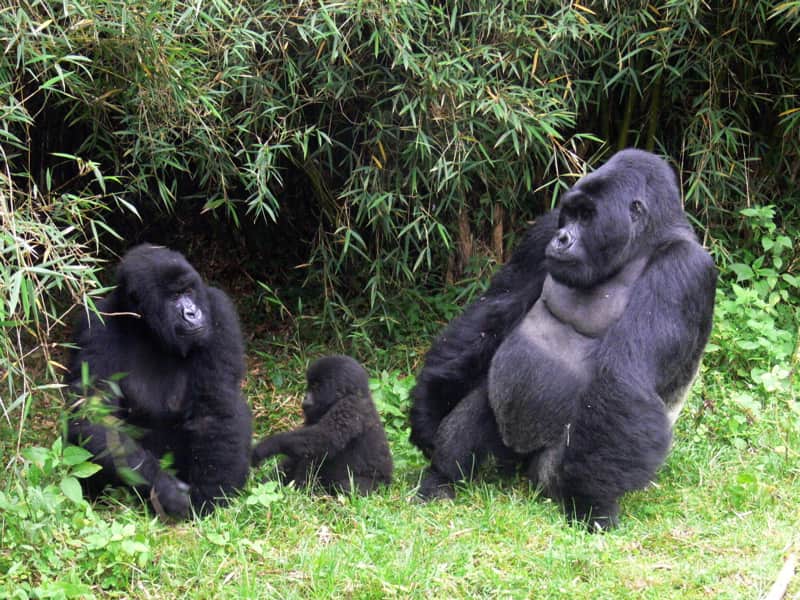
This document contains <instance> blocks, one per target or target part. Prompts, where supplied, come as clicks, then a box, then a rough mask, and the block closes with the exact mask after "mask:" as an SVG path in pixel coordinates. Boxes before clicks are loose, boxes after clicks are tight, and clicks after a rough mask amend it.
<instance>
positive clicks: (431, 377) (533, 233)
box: [411, 150, 717, 529]
mask: <svg viewBox="0 0 800 600" xmlns="http://www.w3.org/2000/svg"><path fill="white" fill-rule="evenodd" d="M716 277H717V271H716V268H715V267H714V264H713V262H712V260H711V257H710V256H709V254H708V253H707V252H706V251H705V250H704V249H703V248H702V246H701V245H700V244H699V243H698V241H697V239H696V237H695V235H694V233H693V231H692V228H691V226H690V225H689V222H688V221H687V218H686V215H685V214H684V212H683V210H682V208H681V195H680V190H679V188H678V185H677V182H676V178H675V176H674V174H673V172H672V171H671V169H670V168H669V166H668V165H667V163H666V162H664V161H663V160H661V159H660V158H658V157H656V156H654V155H652V154H650V153H647V152H642V151H638V150H625V151H622V152H619V153H618V154H616V155H615V156H613V157H612V158H611V159H610V160H609V161H608V163H606V164H605V165H604V166H603V167H601V168H600V169H598V170H597V171H595V172H594V173H592V174H590V175H587V176H586V177H583V178H582V179H581V180H580V181H578V183H577V184H576V185H575V186H574V187H573V188H572V189H571V190H569V191H568V192H567V193H566V194H565V195H564V196H563V198H562V200H561V204H560V207H559V208H557V209H556V210H554V211H552V212H550V213H549V214H547V215H544V216H543V217H541V218H540V219H539V220H538V221H537V223H536V224H535V225H534V226H533V227H532V228H531V229H530V230H529V232H528V233H527V234H526V237H525V238H524V239H523V241H522V242H521V244H520V246H519V248H517V250H516V251H515V252H514V254H513V256H512V258H511V261H510V262H509V263H508V264H507V265H506V266H504V267H503V268H502V269H501V270H500V271H499V272H498V273H497V274H496V275H495V277H494V278H493V280H492V282H491V285H490V286H489V289H488V291H487V292H486V293H485V294H484V295H483V296H482V297H480V298H479V299H478V300H476V301H475V302H473V303H472V304H471V305H470V306H468V307H467V309H466V310H465V311H464V313H463V314H462V315H461V316H460V317H458V318H456V319H455V320H453V321H452V322H451V323H450V324H449V325H448V326H447V327H446V328H445V330H444V332H443V333H442V334H441V336H440V337H439V338H438V339H437V340H436V341H435V342H434V343H433V346H432V347H431V349H430V350H429V352H428V354H427V355H426V357H425V363H424V366H423V369H422V372H421V373H420V375H419V377H418V379H417V384H416V387H415V388H414V389H413V390H412V409H411V431H412V433H411V440H412V442H413V443H415V444H416V445H417V446H418V447H419V448H420V449H422V450H423V452H425V454H426V455H427V456H428V457H429V458H430V459H431V466H430V468H429V469H428V470H427V471H426V474H425V477H424V479H423V481H422V484H421V486H420V492H419V493H420V495H421V496H422V497H423V498H431V497H442V496H445V497H449V496H452V494H453V489H452V482H454V481H457V480H459V479H461V478H462V477H464V476H467V477H469V476H470V475H471V474H472V471H473V469H474V468H475V467H476V466H477V464H478V463H480V462H481V461H482V460H483V458H484V457H485V456H486V455H487V454H492V455H494V456H495V457H496V459H497V462H498V464H499V465H500V466H501V467H506V468H507V467H512V468H513V467H515V466H521V468H522V469H523V470H524V472H525V473H526V474H527V475H528V476H529V477H530V478H531V479H532V480H533V481H534V482H535V483H536V484H537V486H538V487H539V488H540V489H541V490H542V492H543V493H544V494H545V495H547V496H548V497H551V498H553V499H555V500H557V501H559V502H561V503H562V505H563V506H564V509H565V511H566V512H567V515H568V516H569V517H570V518H571V519H576V520H578V521H582V522H585V523H587V525H589V526H590V527H591V528H592V529H595V528H599V529H604V528H608V527H612V526H614V525H615V524H616V520H617V515H618V512H619V505H618V501H619V498H620V497H621V496H622V495H623V494H624V493H625V492H627V491H630V490H633V489H637V488H641V487H644V486H646V485H647V484H648V482H649V481H650V480H651V478H652V477H653V475H654V473H655V471H656V469H657V468H658V467H659V466H660V465H661V463H662V462H663V461H664V458H665V456H666V454H667V451H668V448H669V444H670V440H671V431H672V424H673V423H674V421H675V419H676V418H677V415H678V412H679V410H680V408H681V405H682V403H683V400H684V397H685V396H686V394H687V392H688V389H689V387H690V385H691V383H692V380H693V379H694V377H695V375H696V373H697V369H698V365H699V362H700V357H701V354H702V352H703V349H704V347H705V344H706V341H707V340H708V335H709V331H710V329H711V319H712V313H713V308H714V290H715V285H716Z"/></svg>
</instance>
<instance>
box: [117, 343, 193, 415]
mask: <svg viewBox="0 0 800 600" xmlns="http://www.w3.org/2000/svg"><path fill="white" fill-rule="evenodd" d="M136 354H137V356H136V357H135V360H133V359H131V360H129V361H128V371H127V375H126V376H125V377H124V378H123V379H122V380H121V382H120V389H121V391H122V394H123V396H124V398H125V400H124V402H125V407H126V408H127V409H128V413H129V418H130V419H131V420H133V421H136V420H137V418H141V419H143V420H145V421H147V422H151V423H152V422H153V421H158V422H163V423H170V422H174V421H176V420H179V419H180V418H182V417H183V416H185V415H186V414H187V413H188V412H189V410H190V409H191V402H190V382H189V376H188V373H189V370H188V368H187V366H186V365H185V364H184V362H185V361H184V360H182V359H180V358H177V357H173V356H169V355H164V353H160V354H159V353H152V352H146V351H142V352H136ZM121 370H122V371H123V372H124V371H125V369H124V368H123V369H121Z"/></svg>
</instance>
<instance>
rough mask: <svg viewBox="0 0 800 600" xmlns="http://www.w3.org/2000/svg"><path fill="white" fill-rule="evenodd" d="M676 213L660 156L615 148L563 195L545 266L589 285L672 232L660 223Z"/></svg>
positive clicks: (560, 277)
mask: <svg viewBox="0 0 800 600" xmlns="http://www.w3.org/2000/svg"><path fill="white" fill-rule="evenodd" d="M681 213H682V208H681V201H680V191H679V189H678V184H677V182H676V180H675V175H674V174H673V173H672V170H671V169H670V168H669V166H668V165H667V164H666V163H665V162H664V161H663V160H661V159H660V158H658V157H657V156H654V155H652V154H650V153H648V152H642V151H639V150H625V151H623V152H619V153H617V154H616V155H614V157H613V158H612V159H611V160H609V161H608V162H607V163H606V164H605V165H603V166H602V167H601V168H599V169H598V170H597V171H595V172H593V173H591V174H589V175H587V176H586V177H583V178H582V179H581V180H580V181H578V183H576V184H575V185H574V186H573V187H572V189H570V190H569V191H568V192H567V193H566V194H565V195H564V197H563V199H562V201H561V209H560V212H559V219H558V231H557V232H556V234H555V235H554V236H553V239H552V240H551V241H550V243H549V244H548V245H547V248H546V250H545V257H546V259H545V267H546V269H547V271H548V273H550V275H551V276H552V277H553V279H555V280H556V281H558V282H560V283H563V284H564V285H568V286H570V287H575V288H582V289H586V288H591V287H594V286H595V285H597V284H599V283H602V282H603V281H606V280H607V279H609V278H610V277H612V276H613V275H615V274H616V273H617V272H618V271H619V270H620V269H621V268H622V267H623V266H625V265H628V264H631V262H632V261H635V260H636V259H637V258H640V257H644V256H647V255H648V254H649V253H650V252H651V250H652V249H653V248H654V247H656V246H657V245H658V244H660V243H661V242H662V241H663V240H664V239H671V238H674V235H675V232H674V231H671V230H670V228H669V227H665V228H663V230H660V229H661V226H660V224H670V223H676V222H677V223H683V222H684V219H685V217H683V215H682V214H681Z"/></svg>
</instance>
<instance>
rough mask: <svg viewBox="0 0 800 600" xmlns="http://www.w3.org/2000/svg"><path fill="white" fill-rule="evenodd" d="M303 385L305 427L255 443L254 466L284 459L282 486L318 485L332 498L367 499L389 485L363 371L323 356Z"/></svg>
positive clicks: (382, 436) (386, 456)
mask: <svg viewBox="0 0 800 600" xmlns="http://www.w3.org/2000/svg"><path fill="white" fill-rule="evenodd" d="M306 379H307V390H306V396H305V399H304V400H303V414H304V415H305V423H304V424H303V426H302V427H300V428H299V429H297V430H295V431H289V432H283V433H278V434H275V435H273V436H271V437H269V438H266V439H265V440H263V441H262V442H261V443H259V444H258V445H257V446H256V447H255V449H254V450H253V465H259V464H261V462H263V461H264V460H265V459H267V458H268V457H270V456H274V455H277V454H285V455H286V459H285V460H284V461H283V462H282V463H281V464H280V472H281V474H282V479H283V481H284V482H285V483H289V482H292V481H293V482H295V484H296V485H299V486H306V485H309V484H312V483H317V484H319V485H320V486H321V487H322V488H323V489H325V490H326V491H328V492H334V493H335V492H339V491H351V490H352V491H357V492H358V493H360V494H366V493H369V492H370V491H372V490H374V489H375V488H376V487H377V486H378V485H380V484H388V483H390V482H391V479H392V468H393V465H392V456H391V453H390V452H389V443H388V441H387V439H386V433H385V431H384V429H383V424H382V423H381V420H380V417H379V416H378V411H377V410H376V409H375V404H374V403H373V401H372V396H371V395H370V392H369V381H368V377H367V372H366V371H365V370H364V368H363V367H362V366H361V365H360V364H359V363H358V362H357V361H355V360H353V359H352V358H350V357H349V356H326V357H323V358H321V359H319V360H317V361H315V362H314V363H313V364H312V365H311V366H310V367H309V369H308V372H307V374H306ZM351 482H352V486H351Z"/></svg>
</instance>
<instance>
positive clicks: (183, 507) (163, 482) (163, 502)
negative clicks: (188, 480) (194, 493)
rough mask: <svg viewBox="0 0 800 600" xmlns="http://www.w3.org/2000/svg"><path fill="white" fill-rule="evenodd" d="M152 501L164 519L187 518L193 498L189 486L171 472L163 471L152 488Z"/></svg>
mask: <svg viewBox="0 0 800 600" xmlns="http://www.w3.org/2000/svg"><path fill="white" fill-rule="evenodd" d="M150 502H151V503H152V505H153V508H154V509H155V511H156V513H157V514H158V516H159V517H160V518H161V519H162V520H163V521H170V520H172V519H176V520H177V519H185V518H187V517H188V516H189V510H190V508H191V499H190V497H189V486H188V485H187V484H185V483H184V482H183V481H181V480H180V479H178V478H177V477H173V476H172V475H170V474H169V473H165V472H163V471H162V472H161V473H159V474H158V475H157V476H156V480H155V481H154V482H153V487H151V488H150Z"/></svg>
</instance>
